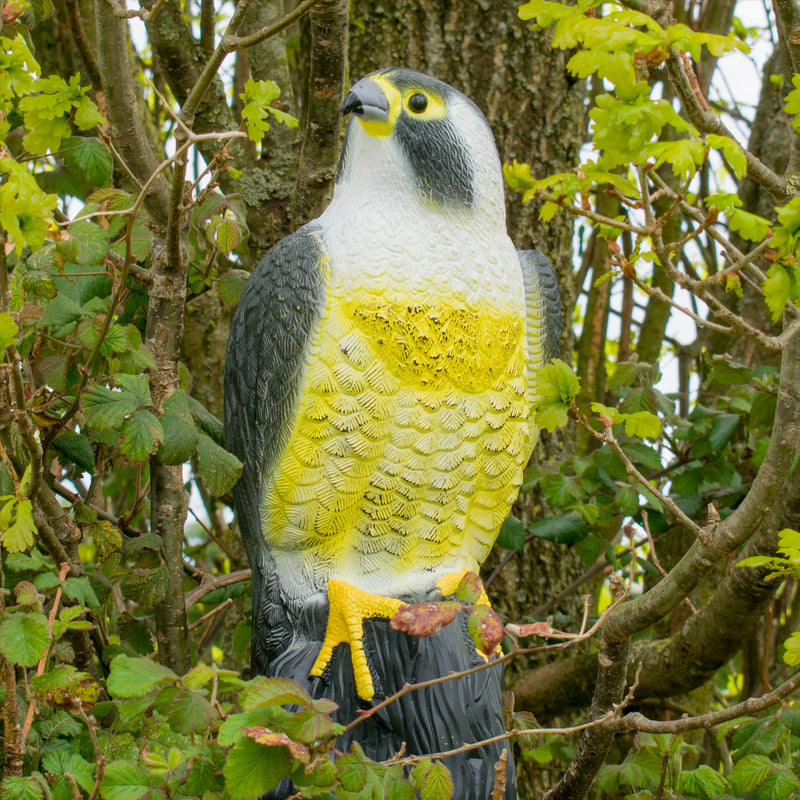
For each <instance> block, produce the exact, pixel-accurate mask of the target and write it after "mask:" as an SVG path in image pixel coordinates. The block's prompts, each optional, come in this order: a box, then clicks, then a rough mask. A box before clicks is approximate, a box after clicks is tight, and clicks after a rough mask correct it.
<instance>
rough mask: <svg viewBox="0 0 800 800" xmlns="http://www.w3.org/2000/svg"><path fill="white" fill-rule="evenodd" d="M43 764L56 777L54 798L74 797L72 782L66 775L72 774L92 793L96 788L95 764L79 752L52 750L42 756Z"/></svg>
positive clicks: (79, 784)
mask: <svg viewBox="0 0 800 800" xmlns="http://www.w3.org/2000/svg"><path fill="white" fill-rule="evenodd" d="M42 766H43V767H44V770H45V772H49V773H50V774H51V775H53V776H54V777H55V780H54V782H53V784H52V791H53V796H54V800H55V798H56V797H58V796H59V795H60V796H62V797H69V798H72V797H74V795H73V793H72V784H71V783H70V781H69V779H68V778H67V777H66V776H67V775H70V776H71V777H72V778H73V779H74V780H75V783H77V784H78V786H80V787H81V789H83V790H84V791H85V792H89V793H91V791H92V789H93V788H94V770H95V765H94V764H90V763H89V762H88V761H87V760H86V759H85V758H82V757H81V756H80V755H78V753H70V752H69V751H68V750H51V751H50V752H49V753H46V754H45V755H44V757H43V758H42Z"/></svg>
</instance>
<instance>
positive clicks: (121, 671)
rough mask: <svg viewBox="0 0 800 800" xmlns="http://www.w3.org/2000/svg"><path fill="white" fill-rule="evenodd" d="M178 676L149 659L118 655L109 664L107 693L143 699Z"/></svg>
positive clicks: (124, 697)
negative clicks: (157, 687) (151, 691)
mask: <svg viewBox="0 0 800 800" xmlns="http://www.w3.org/2000/svg"><path fill="white" fill-rule="evenodd" d="M176 680H178V676H177V675H176V674H175V673H174V672H173V671H172V670H171V669H169V668H168V667H165V666H163V665H162V664H159V663H157V662H155V661H152V660H150V659H149V658H131V657H130V656H126V655H119V656H117V657H116V658H115V659H114V660H113V661H112V662H111V672H110V674H109V676H108V692H109V694H110V695H111V696H112V697H118V698H123V699H127V698H135V697H144V695H146V694H147V693H148V692H149V691H150V690H151V689H154V688H155V687H156V686H159V685H161V684H164V683H168V682H170V681H176Z"/></svg>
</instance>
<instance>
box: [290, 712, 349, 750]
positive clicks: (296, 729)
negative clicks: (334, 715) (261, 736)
mask: <svg viewBox="0 0 800 800" xmlns="http://www.w3.org/2000/svg"><path fill="white" fill-rule="evenodd" d="M284 728H285V730H286V733H287V734H288V735H289V736H290V737H291V738H292V739H294V740H295V741H297V742H302V743H303V744H307V745H313V744H314V742H316V741H318V740H319V739H326V738H330V737H331V736H335V735H336V733H337V732H340V731H341V726H340V725H337V724H336V723H335V722H334V721H333V720H332V719H331V718H330V717H329V716H328V715H327V714H321V713H320V712H319V711H317V710H316V709H314V708H304V709H302V710H300V711H298V712H296V713H294V714H292V716H291V717H289V719H287V720H286V722H285V723H284Z"/></svg>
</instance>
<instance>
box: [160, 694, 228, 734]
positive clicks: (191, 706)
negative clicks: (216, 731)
mask: <svg viewBox="0 0 800 800" xmlns="http://www.w3.org/2000/svg"><path fill="white" fill-rule="evenodd" d="M217 716H218V715H217V711H216V709H215V708H214V706H212V705H211V703H209V702H208V700H206V698H205V697H203V695H202V694H200V692H196V691H192V690H191V689H186V688H181V689H178V691H177V693H176V694H175V696H174V697H173V698H172V700H171V702H170V706H169V711H168V713H167V719H168V720H169V724H170V727H171V728H172V730H174V731H177V732H178V733H183V734H191V733H201V732H203V731H205V730H207V729H208V728H209V727H211V724H212V723H213V722H214V720H216V718H217Z"/></svg>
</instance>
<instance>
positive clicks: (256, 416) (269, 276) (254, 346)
mask: <svg viewBox="0 0 800 800" xmlns="http://www.w3.org/2000/svg"><path fill="white" fill-rule="evenodd" d="M318 230H319V226H318V225H317V224H316V223H313V222H312V223H309V224H308V225H306V226H304V227H303V228H300V230H298V231H297V232H296V233H293V234H292V235H291V236H287V237H286V238H285V239H282V240H281V241H280V242H278V244H276V245H275V247H273V248H272V250H270V251H269V252H268V253H267V254H266V255H265V256H264V258H262V259H261V261H260V262H259V264H258V266H257V267H256V268H255V270H253V273H252V275H251V276H250V279H249V280H248V282H247V285H246V287H245V289H244V292H243V293H242V297H241V300H240V301H239V306H238V308H237V309H236V313H235V314H234V317H233V322H232V323H231V330H230V335H229V338H228V349H227V354H226V359H225V445H226V447H227V448H228V450H230V451H231V452H232V453H234V454H235V455H236V456H237V457H238V458H239V459H240V461H241V462H242V464H243V468H242V474H241V476H240V478H239V480H238V482H237V483H236V486H235V487H234V490H233V494H234V501H235V506H236V515H237V519H238V522H239V528H240V531H241V534H242V539H243V541H244V545H245V549H246V550H247V555H248V558H249V560H250V565H251V567H252V569H253V630H254V632H256V631H260V635H258V636H254V637H253V644H254V646H253V656H252V660H253V667H254V668H255V670H256V671H258V672H264V671H265V670H266V667H267V665H268V663H269V662H270V661H271V660H272V659H273V658H274V657H275V656H276V655H277V654H278V653H280V652H281V649H282V648H283V647H285V646H286V644H287V643H288V641H289V639H290V638H291V632H292V625H291V622H290V620H289V619H288V616H287V614H286V611H285V608H284V606H283V603H282V601H281V597H280V587H279V583H278V577H277V575H276V574H275V568H274V563H273V561H272V556H271V554H270V552H269V547H268V545H267V542H266V540H265V537H264V532H263V531H262V526H261V515H260V511H259V508H260V503H261V490H262V476H263V475H264V473H265V471H267V470H269V469H271V468H272V467H273V466H274V463H275V462H276V461H277V459H278V458H279V457H280V454H281V452H282V451H283V448H284V446H285V443H286V439H287V437H288V436H289V434H290V432H291V424H292V422H293V418H294V413H295V411H294V410H295V406H296V401H297V392H298V390H299V386H300V380H301V378H302V364H303V355H304V353H305V351H306V348H307V346H308V341H309V337H310V335H311V333H312V331H313V329H314V326H315V323H316V322H317V320H318V319H319V316H320V313H321V309H322V307H323V306H324V302H325V294H326V287H327V278H326V275H327V271H326V270H325V267H324V262H325V252H324V248H323V246H322V243H321V241H320V238H319V236H318V234H317V231H318Z"/></svg>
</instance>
